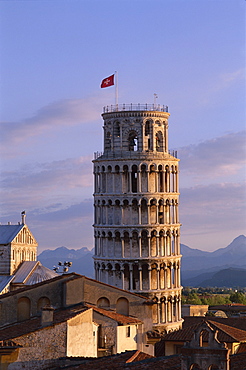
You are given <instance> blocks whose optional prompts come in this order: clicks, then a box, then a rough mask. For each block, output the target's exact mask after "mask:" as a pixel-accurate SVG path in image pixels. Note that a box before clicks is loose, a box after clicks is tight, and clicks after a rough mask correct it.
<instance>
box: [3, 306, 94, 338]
mask: <svg viewBox="0 0 246 370" xmlns="http://www.w3.org/2000/svg"><path fill="white" fill-rule="evenodd" d="M87 309H88V308H87V307H84V306H83V305H79V306H76V308H74V307H73V308H68V309H63V310H57V311H54V320H53V324H51V325H49V326H53V325H57V324H60V323H62V322H65V321H67V320H69V319H71V318H72V317H75V316H77V315H78V314H80V313H81V312H84V311H86V310H87ZM47 327H48V326H45V328H47ZM43 328H44V327H43V326H42V325H41V317H40V316H39V317H33V318H31V319H29V320H25V321H22V322H17V323H14V324H11V325H7V326H5V327H3V328H1V329H0V341H1V340H9V339H13V338H17V337H20V336H22V335H25V334H28V333H31V332H34V331H37V330H41V329H43Z"/></svg>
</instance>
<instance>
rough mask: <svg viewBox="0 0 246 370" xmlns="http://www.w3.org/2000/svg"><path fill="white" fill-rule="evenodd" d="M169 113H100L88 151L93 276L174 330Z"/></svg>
mask: <svg viewBox="0 0 246 370" xmlns="http://www.w3.org/2000/svg"><path fill="white" fill-rule="evenodd" d="M169 115H170V114H169V113H168V108H167V107H166V106H159V105H147V104H146V105H140V104H138V105H132V104H130V105H126V104H123V105H117V106H109V107H104V112H103V114H102V117H103V120H104V126H103V129H104V151H103V153H95V158H94V160H93V163H94V185H95V188H94V210H95V216H94V234H95V255H94V265H95V278H96V279H97V280H99V281H102V282H104V283H107V284H110V285H113V286H116V287H119V288H121V289H125V290H129V291H131V292H134V293H137V294H141V295H144V296H147V297H148V298H149V304H152V308H153V323H154V328H155V329H157V330H159V331H162V332H163V331H165V332H169V331H171V330H176V329H179V328H180V327H181V324H182V319H181V289H182V287H181V285H180V259H181V254H180V223H179V214H178V204H179V188H178V174H179V170H178V164H179V159H177V155H176V153H175V152H174V153H170V151H169V150H168V118H169Z"/></svg>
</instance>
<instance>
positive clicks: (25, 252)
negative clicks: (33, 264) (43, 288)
mask: <svg viewBox="0 0 246 370" xmlns="http://www.w3.org/2000/svg"><path fill="white" fill-rule="evenodd" d="M37 246H38V243H37V241H36V240H35V238H34V236H33V234H32V233H31V231H30V230H29V228H28V226H27V225H26V223H25V213H24V212H22V222H21V223H20V222H19V223H18V225H12V224H11V223H8V225H0V275H12V274H14V273H15V272H16V270H17V269H18V268H19V266H20V264H21V263H22V262H23V261H36V260H37Z"/></svg>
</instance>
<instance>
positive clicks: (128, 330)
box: [126, 326, 131, 338]
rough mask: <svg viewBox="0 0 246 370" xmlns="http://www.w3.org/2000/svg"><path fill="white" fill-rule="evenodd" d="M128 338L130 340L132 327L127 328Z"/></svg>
mask: <svg viewBox="0 0 246 370" xmlns="http://www.w3.org/2000/svg"><path fill="white" fill-rule="evenodd" d="M126 336H127V338H129V337H130V336H131V327H130V326H127V327H126Z"/></svg>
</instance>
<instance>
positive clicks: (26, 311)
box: [17, 297, 31, 321]
mask: <svg viewBox="0 0 246 370" xmlns="http://www.w3.org/2000/svg"><path fill="white" fill-rule="evenodd" d="M30 311H31V302H30V299H29V298H27V297H22V298H20V299H19V300H18V303H17V320H18V321H24V320H28V319H30Z"/></svg>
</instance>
